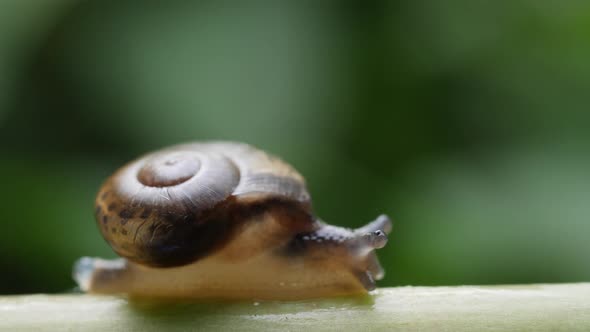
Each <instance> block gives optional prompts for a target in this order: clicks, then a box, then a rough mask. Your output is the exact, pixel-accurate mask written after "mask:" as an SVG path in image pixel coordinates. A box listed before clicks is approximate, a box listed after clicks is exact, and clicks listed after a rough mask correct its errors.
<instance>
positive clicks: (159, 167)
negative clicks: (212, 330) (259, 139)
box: [96, 142, 310, 267]
mask: <svg viewBox="0 0 590 332" xmlns="http://www.w3.org/2000/svg"><path fill="white" fill-rule="evenodd" d="M265 200H281V201H289V202H293V203H295V205H296V206H299V207H300V208H301V209H305V210H308V209H309V208H310V197H309V194H308V192H307V189H306V187H305V182H304V180H303V178H302V176H301V175H300V174H299V173H298V172H297V171H296V170H294V169H293V168H292V167H291V166H289V165H288V164H286V163H285V162H283V161H282V160H280V159H278V158H276V157H274V156H272V155H269V154H267V153H265V152H262V151H260V150H258V149H256V148H253V147H251V146H249V145H246V144H242V143H233V142H211V143H191V144H183V145H177V146H173V147H170V148H166V149H163V150H160V151H156V152H154V153H150V154H148V155H146V156H144V157H142V158H139V159H137V160H135V161H132V162H130V163H129V164H127V165H125V166H124V167H122V168H121V169H120V170H118V171H117V172H116V173H115V174H114V175H113V176H111V177H110V178H109V179H107V181H106V182H105V183H104V184H103V186H102V187H101V189H100V191H99V193H98V196H97V199H96V219H97V223H98V225H99V228H100V230H101V233H102V235H103V237H104V238H105V240H106V241H107V242H108V243H109V244H110V245H111V247H112V248H113V249H114V250H115V252H117V253H118V254H119V255H121V256H123V257H125V258H128V259H130V260H132V261H135V262H138V263H142V264H145V265H150V266H158V267H167V266H178V265H183V264H187V263H190V262H192V261H195V260H196V259H199V258H200V257H203V256H205V255H207V254H208V253H210V252H212V251H214V250H215V249H216V248H218V247H220V246H222V245H223V243H225V241H226V240H227V239H228V238H229V237H230V236H231V232H232V230H233V229H235V225H236V223H239V222H240V220H239V216H237V215H236V212H235V211H236V209H237V208H239V207H243V206H247V205H248V204H252V203H253V202H258V203H259V202H261V201H265Z"/></svg>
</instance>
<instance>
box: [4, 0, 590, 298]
mask: <svg viewBox="0 0 590 332" xmlns="http://www.w3.org/2000/svg"><path fill="white" fill-rule="evenodd" d="M589 59H590V2H588V1H578V0H572V1H561V2H559V1H549V0H516V1H472V0H451V1H444V2H439V1H410V0H406V1H389V2H368V3H365V2H362V1H322V2H321V4H320V2H314V1H301V2H297V1H291V2H288V1H284V2H283V1H278V2H277V1H251V2H248V3H247V4H246V3H240V4H236V3H235V2H223V1H215V2H214V1H193V2H188V1H168V2H166V3H154V2H144V1H114V0H113V1H74V0H56V1H33V0H26V1H25V0H4V1H1V2H0V73H1V74H0V146H1V148H0V149H1V150H0V151H1V154H0V181H1V182H0V183H1V186H2V190H1V191H0V202H1V203H0V225H1V228H0V232H1V235H2V240H1V241H0V272H1V273H0V293H4V294H10V293H25V292H60V291H67V290H69V289H72V288H73V287H74V283H73V281H72V280H71V278H70V269H71V266H72V263H73V262H74V260H75V259H76V258H78V257H80V256H82V255H91V256H106V257H114V255H113V253H112V252H111V250H110V249H109V247H108V246H107V245H106V244H105V242H104V241H103V240H102V238H101V237H100V235H99V233H98V231H97V229H96V226H95V225H94V220H93V215H92V213H93V208H92V207H93V200H94V195H95V193H96V191H97V189H98V187H99V185H100V183H101V182H102V181H103V180H104V179H105V178H106V177H107V176H108V175H109V174H110V173H112V172H113V171H114V170H115V169H116V168H117V167H118V166H120V165H122V164H123V163H125V162H126V161H128V160H130V159H133V158H135V157H136V156H137V155H139V154H141V153H144V152H147V151H150V150H153V149H156V148H159V147H162V146H165V145H169V144H174V143H178V142H183V141H190V140H201V139H229V140H238V141H244V142H248V143H251V144H253V145H256V146H258V147H260V148H263V149H265V150H268V151H271V152H273V153H275V154H277V155H279V156H281V157H283V158H284V159H285V160H287V161H289V162H290V163H291V164H293V165H294V166H295V167H296V168H297V169H298V170H300V171H301V173H302V174H304V175H305V177H306V178H307V181H308V186H309V189H310V191H311V194H312V197H313V198H314V206H315V210H316V212H317V214H318V215H320V216H321V217H322V218H323V219H324V220H326V221H328V222H330V223H333V224H338V225H347V226H351V227H354V226H359V225H362V224H364V223H366V222H367V221H369V220H372V218H374V217H375V216H377V215H378V214H380V213H387V214H389V215H391V216H392V217H393V218H394V219H395V220H396V225H395V228H394V233H393V234H392V236H391V239H390V243H389V245H388V246H387V247H386V248H385V249H383V250H380V251H379V255H380V257H381V260H382V263H383V265H384V266H385V267H386V270H387V276H386V278H385V280H383V281H382V282H381V285H454V284H497V283H533V282H574V281H588V280H590V262H589V259H588V251H589V249H590V240H589V239H588V238H589V236H588V235H589V234H590V233H589V232H590V223H589V216H590V204H589V203H590V173H589V172H590V171H589V170H590V154H589V149H590V131H589V129H590V112H588V109H587V108H588V105H589V104H590V100H589V98H590V93H589V88H590V61H589Z"/></svg>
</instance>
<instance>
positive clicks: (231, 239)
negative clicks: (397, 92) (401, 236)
mask: <svg viewBox="0 0 590 332" xmlns="http://www.w3.org/2000/svg"><path fill="white" fill-rule="evenodd" d="M95 206H96V210H95V215H96V222H97V225H98V228H99V229H100V232H101V234H102V236H103V237H104V238H105V240H106V241H107V242H108V243H109V245H110V246H111V247H112V249H113V250H114V251H115V252H116V253H117V254H118V255H119V256H121V257H122V258H121V259H116V260H103V259H99V258H88V257H84V258H82V259H80V260H79V261H78V262H77V263H76V265H75V267H74V278H75V279H76V281H77V282H78V284H79V286H80V288H81V289H82V290H84V291H87V292H90V293H107V294H109V293H110V294H112V293H125V294H129V295H131V296H150V297H152V296H153V297H172V298H211V297H213V298H258V299H301V298H311V297H324V296H337V295H347V294H356V293H365V292H367V291H369V290H372V289H374V288H375V280H378V279H381V278H382V277H383V269H382V268H381V266H380V265H379V261H378V259H377V256H376V254H375V252H374V249H378V248H382V247H383V246H385V244H386V242H387V235H386V234H387V233H388V232H389V231H390V230H391V221H390V220H389V219H388V218H387V217H386V216H380V217H378V218H377V219H376V220H375V221H373V222H371V223H369V224H367V225H366V226H364V227H361V228H359V229H356V230H351V229H346V228H340V227H336V226H331V225H328V224H325V223H324V222H322V221H321V220H320V219H318V218H317V217H316V216H315V215H314V214H313V211H312V208H311V199H310V195H309V193H308V192H307V189H306V185H305V181H304V179H303V177H302V176H301V175H300V174H299V173H298V172H297V171H296V170H295V169H294V168H292V167H291V166H289V165H288V164H286V163H285V162H283V161H282V160H280V159H278V158H276V157H274V156H272V155H270V154H267V153H265V152H263V151H260V150H258V149H256V148H254V147H252V146H249V145H246V144H242V143H233V142H205V143H190V144H183V145H177V146H173V147H169V148H166V149H162V150H160V151H156V152H154V153H150V154H148V155H146V156H144V157H142V158H139V159H137V160H135V161H132V162H130V163H129V164H127V165H125V166H124V167H122V168H121V169H119V170H118V171H117V172H115V174H113V175H112V176H111V177H110V178H108V179H107V180H106V182H105V183H104V184H103V186H102V187H101V189H100V190H99V193H98V195H97V198H96V204H95Z"/></svg>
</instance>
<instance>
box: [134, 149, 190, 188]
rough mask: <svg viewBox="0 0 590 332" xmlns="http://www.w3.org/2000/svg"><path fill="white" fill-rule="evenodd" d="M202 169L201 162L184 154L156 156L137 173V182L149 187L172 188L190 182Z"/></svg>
mask: <svg viewBox="0 0 590 332" xmlns="http://www.w3.org/2000/svg"><path fill="white" fill-rule="evenodd" d="M200 168H201V162H200V161H199V160H198V159H197V158H194V157H191V156H186V155H182V154H172V155H171V154H166V155H160V156H155V157H153V158H151V159H149V160H147V161H146V163H145V164H144V165H143V167H142V168H141V169H140V170H139V172H138V173H137V180H139V182H141V183H142V184H144V185H146V186H149V187H170V186H176V185H179V184H181V183H183V182H186V181H188V180H189V179H191V178H192V177H193V176H195V175H196V174H197V173H198V172H199V170H200Z"/></svg>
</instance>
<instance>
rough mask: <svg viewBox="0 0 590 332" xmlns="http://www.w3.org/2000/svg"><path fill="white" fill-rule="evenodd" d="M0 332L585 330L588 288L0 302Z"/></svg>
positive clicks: (423, 289) (389, 290) (469, 288)
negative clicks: (279, 298)
mask: <svg viewBox="0 0 590 332" xmlns="http://www.w3.org/2000/svg"><path fill="white" fill-rule="evenodd" d="M0 329H2V330H10V331H14V330H25V331H27V330H30V331H43V330H73V331H78V330H84V331H168V330H199V331H202V330H214V331H233V330H236V331H276V330H281V331H302V330H308V331H361V330H362V331H392V330H399V331H424V330H426V331H536V332H539V331H587V330H588V329H590V284H589V283H583V284H555V285H522V286H494V287H492V286H489V287H481V286H461V287H400V288H383V289H379V290H378V291H376V292H375V293H374V294H372V295H369V296H366V297H360V298H339V299H325V300H324V299H322V300H308V301H299V302H262V301H261V302H254V301H250V302H242V303H201V304H194V303H192V304H191V303H156V302H147V301H135V302H129V301H128V300H126V299H124V298H120V297H112V296H91V295H25V296H8V297H2V298H0Z"/></svg>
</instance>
